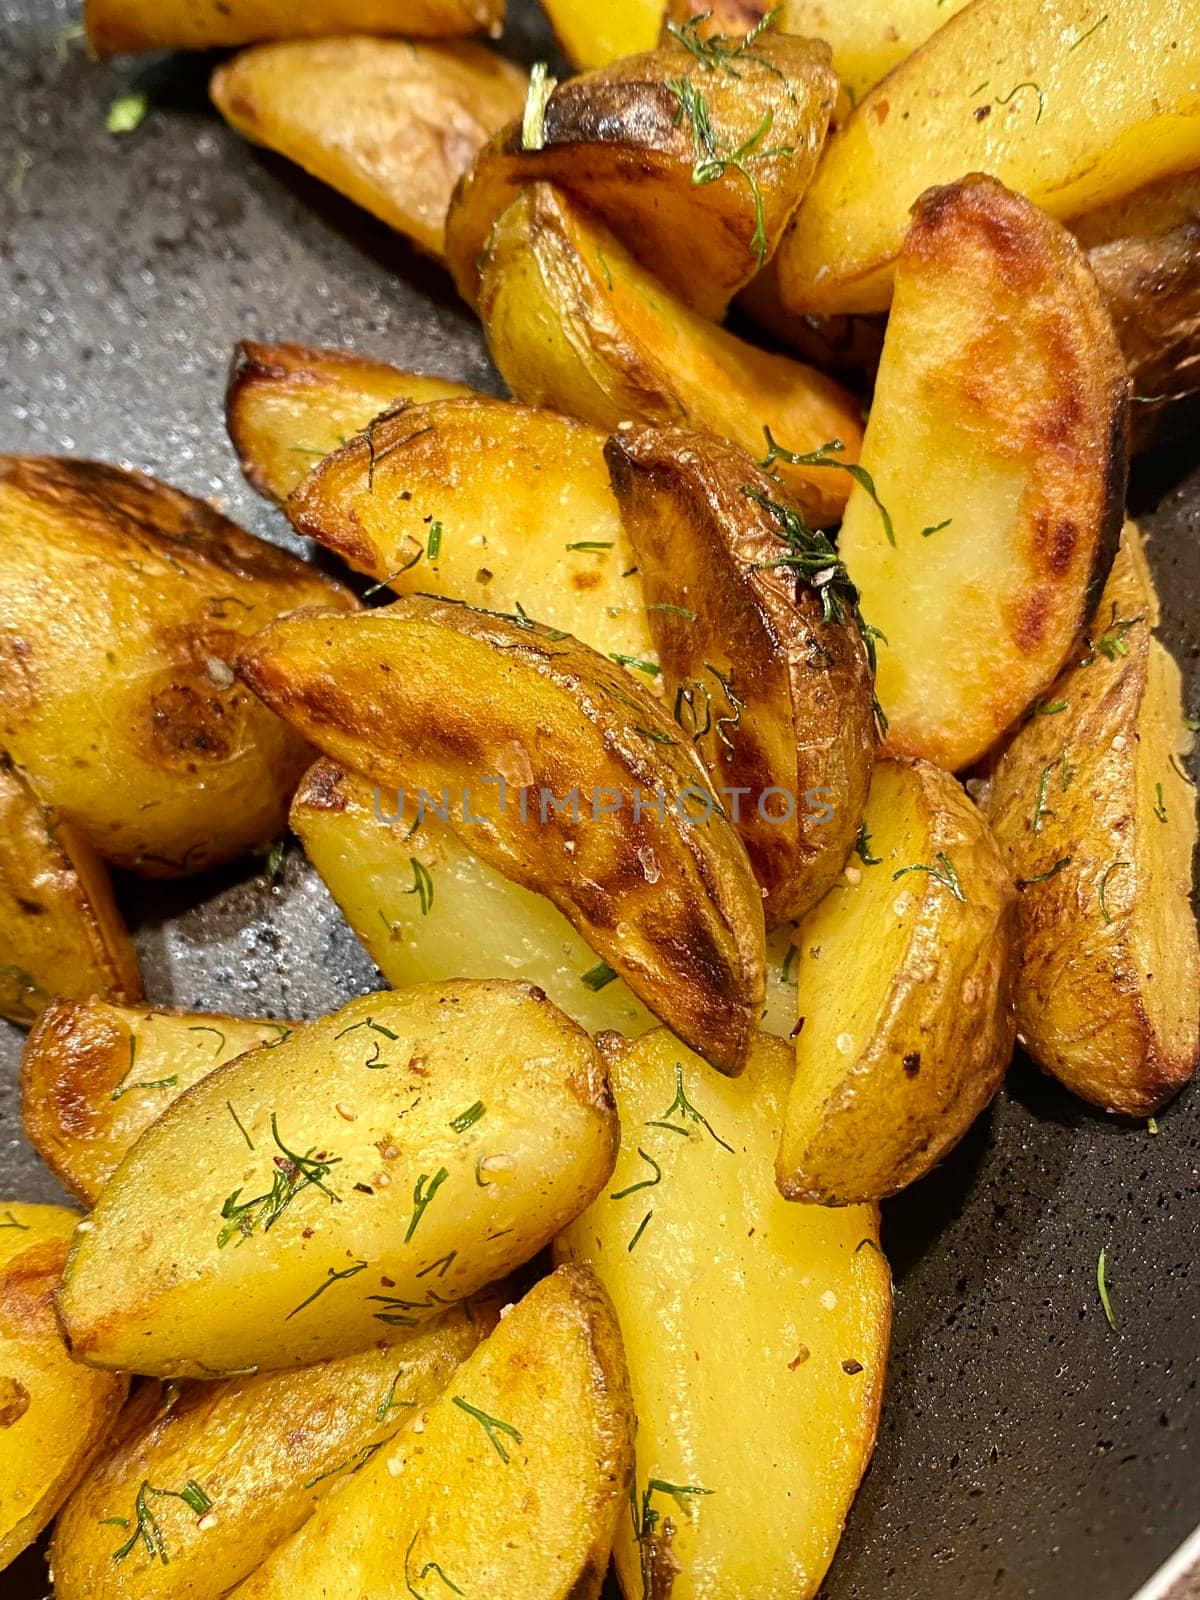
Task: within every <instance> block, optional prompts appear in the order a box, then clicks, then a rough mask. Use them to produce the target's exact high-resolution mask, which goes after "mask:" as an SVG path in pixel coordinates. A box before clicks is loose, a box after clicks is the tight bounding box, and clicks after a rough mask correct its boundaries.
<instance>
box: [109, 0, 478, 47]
mask: <svg viewBox="0 0 1200 1600" xmlns="http://www.w3.org/2000/svg"><path fill="white" fill-rule="evenodd" d="M84 17H85V21H86V23H87V31H88V43H89V45H90V46H91V48H92V50H93V52H94V53H95V54H96V55H98V56H107V55H114V54H116V53H117V52H119V51H125V50H212V49H215V48H217V47H219V46H221V45H230V44H249V43H250V42H251V41H252V40H254V39H269V38H283V39H291V38H294V37H295V36H296V35H297V34H341V33H403V34H406V35H409V36H411V37H419V36H421V35H426V34H427V35H429V36H431V37H433V38H444V37H448V36H449V35H452V34H460V33H479V32H481V31H483V30H484V29H485V28H486V29H491V28H496V29H498V28H499V26H500V24H501V22H502V21H503V18H504V0H315V3H314V0H305V4H304V5H303V6H297V5H296V4H295V0H221V3H220V4H219V5H209V6H197V5H196V4H195V3H194V0H86V5H85V7H84Z"/></svg>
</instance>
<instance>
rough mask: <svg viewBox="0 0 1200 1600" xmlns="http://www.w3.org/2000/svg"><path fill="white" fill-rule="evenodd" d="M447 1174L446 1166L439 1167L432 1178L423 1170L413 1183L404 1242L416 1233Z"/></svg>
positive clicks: (448, 1174)
mask: <svg viewBox="0 0 1200 1600" xmlns="http://www.w3.org/2000/svg"><path fill="white" fill-rule="evenodd" d="M449 1176H450V1173H449V1171H448V1169H447V1168H445V1167H439V1168H438V1170H437V1173H436V1175H435V1176H434V1177H433V1178H430V1176H429V1174H428V1173H427V1172H423V1173H422V1174H421V1176H420V1177H419V1178H418V1179H417V1181H416V1183H415V1184H414V1185H413V1214H412V1217H411V1218H410V1219H409V1224H408V1232H407V1233H406V1234H405V1235H404V1242H405V1244H407V1243H408V1242H409V1240H410V1239H411V1238H412V1236H413V1234H414V1233H416V1231H417V1226H418V1224H419V1223H420V1221H421V1218H422V1217H423V1216H424V1215H425V1213H426V1211H427V1210H428V1209H429V1204H430V1201H431V1200H432V1199H433V1197H434V1195H435V1194H436V1193H437V1192H438V1190H439V1189H440V1188H441V1186H442V1184H443V1183H445V1181H446V1179H447V1178H448V1177H449ZM426 1184H428V1185H429V1187H428V1189H427V1188H426V1187H425V1185H426Z"/></svg>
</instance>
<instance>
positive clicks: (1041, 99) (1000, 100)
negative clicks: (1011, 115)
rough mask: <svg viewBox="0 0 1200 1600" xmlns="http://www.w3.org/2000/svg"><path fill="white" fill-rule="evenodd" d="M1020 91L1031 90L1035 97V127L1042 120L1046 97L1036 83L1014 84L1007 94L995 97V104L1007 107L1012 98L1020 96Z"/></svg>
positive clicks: (1026, 81) (1027, 81)
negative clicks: (1036, 104) (1036, 103)
mask: <svg viewBox="0 0 1200 1600" xmlns="http://www.w3.org/2000/svg"><path fill="white" fill-rule="evenodd" d="M1022 89H1032V90H1033V92H1034V94H1036V95H1037V102H1038V108H1037V116H1035V117H1034V119H1033V120H1034V123H1035V125H1036V124H1037V123H1039V122H1040V121H1041V120H1042V113H1043V111H1045V109H1046V96H1045V95H1044V94H1043V93H1042V91H1041V89H1040V88H1039V86H1038V85H1037V84H1036V83H1033V82H1032V81H1030V80H1028V79H1026V80H1025V82H1023V83H1018V84H1015V85H1014V86H1013V88H1011V89H1010V90H1009V91H1008V93H1007V94H1001V95H997V96H996V104H997V105H998V106H1006V105H1008V103H1009V101H1010V100H1012V99H1013V98H1014V96H1016V95H1018V94H1020V92H1021V90H1022Z"/></svg>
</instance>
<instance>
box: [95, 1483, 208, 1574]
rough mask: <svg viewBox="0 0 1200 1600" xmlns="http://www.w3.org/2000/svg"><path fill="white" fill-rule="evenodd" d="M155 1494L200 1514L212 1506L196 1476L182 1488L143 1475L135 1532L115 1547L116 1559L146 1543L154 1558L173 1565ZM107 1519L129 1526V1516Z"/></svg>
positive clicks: (125, 1526)
mask: <svg viewBox="0 0 1200 1600" xmlns="http://www.w3.org/2000/svg"><path fill="white" fill-rule="evenodd" d="M151 1495H153V1496H154V1497H155V1498H156V1499H159V1500H182V1501H183V1503H184V1505H185V1506H187V1508H188V1509H189V1511H194V1512H195V1513H196V1515H197V1516H198V1517H202V1516H203V1515H204V1513H205V1512H206V1511H209V1510H211V1509H212V1501H211V1500H210V1499H209V1497H208V1495H207V1494H206V1493H205V1492H204V1490H203V1489H202V1488H201V1487H200V1485H199V1484H198V1483H197V1482H196V1481H195V1479H194V1478H189V1479H188V1481H187V1483H186V1484H185V1485H184V1487H183V1488H182V1489H156V1488H155V1487H154V1485H153V1484H152V1483H150V1481H149V1480H148V1479H145V1478H143V1480H142V1484H141V1487H140V1488H139V1489H138V1492H137V1495H136V1496H135V1498H134V1502H133V1532H132V1533H131V1534H130V1535H129V1538H128V1539H127V1540H126V1541H125V1543H124V1544H123V1545H122V1546H121V1548H120V1549H119V1550H114V1551H113V1557H112V1558H113V1560H114V1561H124V1560H125V1557H126V1556H128V1555H132V1553H133V1551H134V1550H135V1549H136V1548H137V1546H138V1545H139V1544H142V1545H144V1546H145V1549H146V1554H147V1555H148V1556H149V1557H150V1559H151V1561H160V1562H161V1563H162V1565H163V1566H164V1567H166V1566H169V1565H170V1557H169V1556H168V1555H167V1547H166V1543H165V1541H164V1539H163V1534H162V1529H161V1528H160V1527H159V1525H158V1518H157V1517H156V1516H155V1515H154V1513H153V1511H151V1509H150V1496H151ZM104 1521H105V1522H106V1523H111V1524H112V1525H114V1526H117V1527H122V1528H128V1527H129V1521H128V1519H127V1518H125V1517H105V1518H104Z"/></svg>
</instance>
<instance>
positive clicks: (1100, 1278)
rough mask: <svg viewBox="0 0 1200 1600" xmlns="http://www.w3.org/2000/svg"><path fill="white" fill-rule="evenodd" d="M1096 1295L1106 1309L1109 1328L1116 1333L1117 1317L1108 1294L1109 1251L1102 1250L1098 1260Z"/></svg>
mask: <svg viewBox="0 0 1200 1600" xmlns="http://www.w3.org/2000/svg"><path fill="white" fill-rule="evenodd" d="M1096 1293H1097V1294H1098V1295H1099V1296H1100V1304H1101V1306H1102V1307H1103V1308H1104V1316H1105V1320H1106V1321H1107V1323H1108V1325H1109V1327H1110V1328H1111V1329H1112V1330H1113V1332H1114V1333H1115V1332H1116V1329H1117V1317H1116V1313H1115V1312H1114V1311H1113V1308H1112V1300H1111V1299H1110V1297H1109V1293H1108V1250H1107V1248H1105V1249H1103V1250H1101V1252H1100V1254H1099V1256H1098V1258H1097V1260H1096Z"/></svg>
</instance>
